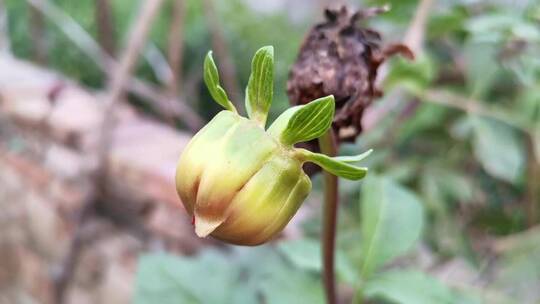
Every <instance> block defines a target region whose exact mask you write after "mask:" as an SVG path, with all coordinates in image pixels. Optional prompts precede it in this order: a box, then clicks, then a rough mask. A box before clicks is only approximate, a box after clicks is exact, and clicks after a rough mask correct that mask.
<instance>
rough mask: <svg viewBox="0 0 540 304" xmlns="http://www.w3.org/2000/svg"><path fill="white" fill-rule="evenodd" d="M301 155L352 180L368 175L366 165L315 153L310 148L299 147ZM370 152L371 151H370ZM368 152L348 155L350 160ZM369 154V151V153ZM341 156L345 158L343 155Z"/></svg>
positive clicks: (361, 157)
mask: <svg viewBox="0 0 540 304" xmlns="http://www.w3.org/2000/svg"><path fill="white" fill-rule="evenodd" d="M298 151H299V153H300V154H301V155H302V156H301V157H302V158H303V159H304V160H306V161H309V162H313V163H316V164H317V165H319V166H321V167H322V168H323V169H324V170H325V171H327V172H330V173H332V174H334V175H336V176H339V177H343V178H346V179H351V180H359V179H362V178H364V177H365V176H366V174H367V172H368V169H367V168H365V167H356V166H353V165H351V164H350V163H349V162H347V161H343V160H340V159H339V158H338V157H329V156H327V155H324V154H321V153H313V152H311V151H308V150H304V149H299V150H298ZM368 152H370V151H368ZM366 153H367V152H366ZM366 153H364V154H361V155H358V156H348V157H349V159H348V160H354V161H356V160H357V159H363V158H364V157H365V156H367V155H365V154H366ZM367 154H368V155H369V153H367ZM340 158H342V159H343V158H344V157H343V156H341V157H340Z"/></svg>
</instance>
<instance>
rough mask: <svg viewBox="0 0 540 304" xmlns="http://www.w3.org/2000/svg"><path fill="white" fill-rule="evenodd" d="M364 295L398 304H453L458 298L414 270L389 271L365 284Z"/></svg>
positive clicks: (442, 286) (434, 280)
mask: <svg viewBox="0 0 540 304" xmlns="http://www.w3.org/2000/svg"><path fill="white" fill-rule="evenodd" d="M364 295H365V296H366V297H368V298H378V299H384V300H388V301H391V302H392V303H399V304H433V303H437V304H445V303H448V304H455V303H457V299H458V296H457V295H456V294H454V293H453V292H452V290H451V289H450V288H448V287H446V286H445V285H443V284H442V283H440V282H439V281H437V280H436V279H435V278H433V277H430V276H428V275H426V274H424V273H422V272H419V271H414V270H401V271H389V272H384V273H382V274H379V275H376V276H373V277H372V278H371V279H370V280H368V281H367V282H366V285H365V289H364Z"/></svg>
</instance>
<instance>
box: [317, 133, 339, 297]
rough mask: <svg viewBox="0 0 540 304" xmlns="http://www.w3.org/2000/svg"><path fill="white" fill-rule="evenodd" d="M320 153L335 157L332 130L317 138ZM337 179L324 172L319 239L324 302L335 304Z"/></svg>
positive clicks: (334, 141) (335, 148) (335, 145)
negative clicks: (321, 221) (321, 230)
mask: <svg viewBox="0 0 540 304" xmlns="http://www.w3.org/2000/svg"><path fill="white" fill-rule="evenodd" d="M319 147H320V149H321V152H322V153H324V154H326V155H328V156H336V155H337V143H336V139H335V136H334V132H333V131H332V129H330V130H328V132H326V133H325V134H324V135H323V136H322V137H321V138H319ZM338 200H339V196H338V179H337V177H336V176H335V175H333V174H330V173H328V172H326V171H325V172H324V209H323V233H322V239H321V245H322V256H323V271H324V273H323V282H324V288H325V291H326V302H327V303H328V304H335V303H336V279H335V274H334V260H335V257H334V256H335V247H336V224H337V207H338Z"/></svg>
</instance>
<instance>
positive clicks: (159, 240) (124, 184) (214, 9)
mask: <svg viewBox="0 0 540 304" xmlns="http://www.w3.org/2000/svg"><path fill="white" fill-rule="evenodd" d="M330 2H331V1H325V0H317V1H316V0H294V1H286V0H264V1H263V0H228V1H216V0H138V1H133V0H94V1H72V0H0V303H2V304H3V303H6V304H7V303H74V304H79V303H212V304H214V303H235V304H236V303H324V295H323V288H322V283H321V275H320V274H321V263H320V260H321V258H320V249H319V237H320V232H321V209H322V179H321V177H320V176H317V175H316V176H315V177H314V178H313V183H314V191H313V192H312V194H311V195H310V196H309V198H308V199H307V201H306V202H305V204H304V205H303V207H302V208H301V210H300V212H299V213H298V214H297V215H296V217H295V218H294V220H293V221H292V222H291V224H289V226H288V227H287V228H286V230H285V231H284V233H283V235H282V236H281V237H280V238H279V239H278V240H276V241H275V242H272V243H271V244H268V245H264V246H261V247H256V248H244V247H232V246H227V245H224V244H222V243H220V242H217V241H214V240H212V239H198V238H196V237H195V236H194V233H193V229H192V227H191V223H190V219H189V217H188V216H187V214H186V213H185V212H184V211H183V209H182V206H181V203H180V202H179V199H178V198H177V195H176V192H175V189H174V182H173V176H174V170H175V165H176V160H177V158H178V156H179V155H180V152H181V150H182V148H183V147H184V146H185V144H186V143H187V142H188V141H189V139H190V137H191V136H192V135H193V134H194V132H196V131H197V130H198V129H199V128H200V127H201V126H203V125H204V124H205V123H206V122H207V121H208V120H209V119H210V118H212V117H213V115H215V114H216V113H217V112H218V111H219V107H218V106H217V105H216V104H215V103H214V102H213V101H212V100H211V98H210V96H209V94H208V91H207V90H206V88H205V87H204V83H203V81H202V66H203V59H204V56H205V54H206V52H207V51H208V50H210V49H213V50H214V58H215V59H216V62H217V65H218V67H219V70H220V73H221V78H222V83H223V85H224V87H225V89H226V90H227V91H228V93H229V96H230V97H231V99H233V101H235V103H236V104H237V105H242V104H243V94H244V87H245V85H246V83H247V80H248V77H249V73H250V65H251V56H252V54H253V53H254V52H255V51H256V50H257V49H258V48H259V47H261V46H263V45H273V46H274V47H275V77H276V80H275V93H274V103H273V105H272V109H271V119H273V118H275V117H276V115H278V114H279V113H281V112H282V111H283V110H284V109H286V108H287V107H288V105H289V102H288V99H287V95H286V81H287V76H288V72H289V69H290V67H291V66H292V64H293V62H294V60H295V59H296V56H297V53H298V49H299V47H300V45H301V43H302V41H303V38H304V36H305V34H306V33H307V31H308V30H309V29H310V27H311V26H313V25H314V24H315V23H317V22H320V21H322V20H323V8H324V7H325V6H326V5H328V4H329V3H330ZM348 3H349V4H350V5H351V6H353V7H367V6H373V5H384V4H390V5H391V10H390V12H388V13H385V14H382V15H380V16H377V17H375V18H372V19H369V20H367V21H365V25H366V26H369V27H371V28H374V29H377V31H379V32H380V33H381V34H382V35H383V43H382V45H383V46H384V45H387V44H390V43H400V42H401V43H404V44H406V45H408V46H409V47H410V48H411V49H412V50H413V51H414V52H415V54H416V60H415V61H413V62H410V61H407V60H404V59H402V58H399V57H395V58H393V59H391V60H389V61H388V62H387V63H386V64H385V65H384V66H383V67H382V68H381V71H380V73H379V74H380V75H379V76H380V77H379V79H378V80H377V82H378V86H379V87H380V88H381V89H382V90H383V91H384V97H382V98H380V99H378V100H376V101H375V103H374V104H373V105H372V106H371V107H370V108H369V110H368V111H367V112H366V113H365V115H364V117H363V122H364V126H365V130H364V132H363V133H362V134H361V135H360V136H359V137H358V138H357V140H356V142H355V143H354V144H344V145H342V147H341V152H342V153H344V154H353V153H355V154H356V153H359V152H362V151H365V150H367V149H369V148H373V149H374V150H375V152H374V153H373V154H372V155H371V156H370V157H369V159H368V160H367V162H366V163H367V166H369V168H370V175H371V176H372V177H371V178H372V179H371V181H366V182H364V181H360V182H350V181H345V180H343V181H341V184H340V186H341V203H340V210H339V227H338V239H337V242H338V243H337V245H338V246H337V266H336V267H337V277H338V292H339V298H340V300H341V301H342V302H343V303H349V302H350V301H351V299H352V298H353V295H354V294H355V293H356V292H357V290H358V289H362V290H363V291H362V292H363V294H364V295H365V296H366V298H369V299H370V302H369V303H405V304H408V303H411V304H417V303H428V304H430V303H505V304H506V303H520V304H522V303H540V289H539V288H538V286H540V226H539V224H540V56H539V55H538V54H540V3H539V2H538V1H534V0H491V1H479V0H478V1H476V0H446V1H436V0H420V1H416V0H400V1H398V0H386V1H379V0H365V1H360V0H350V1H349V2H348ZM377 180H378V181H381V180H384V181H385V182H377ZM367 182H370V185H378V187H363V184H365V183H367ZM374 197H376V198H379V199H380V200H381V201H386V202H388V204H395V205H396V206H398V205H399V204H400V203H402V204H403V205H399V206H409V205H414V206H416V205H418V206H420V207H421V210H420V212H417V211H411V210H406V209H407V208H406V207H403V208H401V207H395V208H394V207H389V208H390V210H391V211H389V214H390V216H389V217H388V218H386V219H385V220H384V221H383V224H384V225H383V228H385V229H386V230H385V231H386V232H385V233H386V234H381V235H382V237H381V243H383V244H393V243H399V242H400V241H403V240H404V239H409V240H408V241H407V244H405V245H404V246H403V248H405V247H406V250H397V251H396V252H395V253H394V254H392V259H387V261H385V263H384V266H383V267H381V268H380V270H379V272H380V274H379V276H378V277H375V278H376V279H371V280H370V281H369V282H367V283H366V281H365V280H364V278H363V277H362V273H361V271H360V268H361V267H362V266H361V265H362V263H363V262H362V261H363V257H362V256H363V254H364V253H363V252H365V250H363V248H364V249H365V248H366V247H369V248H372V247H371V246H372V244H370V243H369V242H368V240H369V238H368V239H367V238H366V233H368V232H367V231H368V230H369V226H368V225H369V224H367V223H368V222H369V220H365V219H369V218H372V217H370V216H372V215H370V214H368V213H369V212H366V210H368V211H369V210H371V209H370V208H367V207H366V208H363V207H362V206H364V205H366V204H368V201H369V199H370V198H371V199H373V198H374ZM392 210H394V211H392ZM396 210H397V212H396ZM419 223H420V224H419ZM413 226H415V227H418V229H420V230H421V232H420V234H419V235H418V236H415V235H413V236H412V237H408V236H407V235H404V236H403V237H401V233H404V231H408V229H412V228H410V227H413ZM413 234H414V233H413ZM385 236H387V237H385ZM381 246H382V247H384V246H386V245H381ZM387 247H388V246H387ZM386 249H387V248H386ZM386 249H385V248H383V249H380V250H382V251H384V250H386ZM361 282H363V283H366V284H363V283H361Z"/></svg>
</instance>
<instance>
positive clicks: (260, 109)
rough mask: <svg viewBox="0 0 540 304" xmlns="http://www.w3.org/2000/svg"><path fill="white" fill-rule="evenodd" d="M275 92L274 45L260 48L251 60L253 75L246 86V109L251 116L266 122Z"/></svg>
mask: <svg viewBox="0 0 540 304" xmlns="http://www.w3.org/2000/svg"><path fill="white" fill-rule="evenodd" d="M273 92H274V47H272V46H265V47H262V48H260V49H259V50H258V51H257V52H256V53H255V56H253V61H252V62H251V75H250V76H249V81H248V85H247V88H246V109H247V113H248V116H249V118H251V119H253V120H255V121H257V122H259V124H260V125H262V126H264V125H265V124H266V118H267V116H268V111H269V110H270V105H271V104H272V97H273V94H274V93H273Z"/></svg>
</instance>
